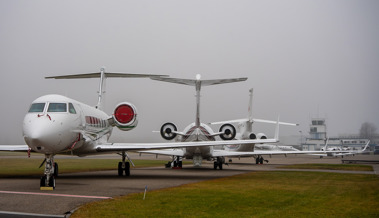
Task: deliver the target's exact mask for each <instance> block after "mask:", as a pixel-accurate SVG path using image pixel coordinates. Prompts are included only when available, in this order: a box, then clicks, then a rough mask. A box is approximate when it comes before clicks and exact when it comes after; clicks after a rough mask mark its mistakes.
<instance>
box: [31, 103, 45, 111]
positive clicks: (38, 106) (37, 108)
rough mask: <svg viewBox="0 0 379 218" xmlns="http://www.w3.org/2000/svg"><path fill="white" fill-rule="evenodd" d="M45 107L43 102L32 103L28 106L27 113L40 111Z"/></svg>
mask: <svg viewBox="0 0 379 218" xmlns="http://www.w3.org/2000/svg"><path fill="white" fill-rule="evenodd" d="M43 109H45V103H34V104H32V105H31V106H30V109H29V113H41V112H43Z"/></svg>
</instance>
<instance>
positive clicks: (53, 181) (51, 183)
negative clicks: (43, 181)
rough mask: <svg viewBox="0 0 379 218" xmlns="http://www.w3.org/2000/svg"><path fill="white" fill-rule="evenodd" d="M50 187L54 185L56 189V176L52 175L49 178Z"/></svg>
mask: <svg viewBox="0 0 379 218" xmlns="http://www.w3.org/2000/svg"><path fill="white" fill-rule="evenodd" d="M49 187H53V189H55V178H54V176H52V177H51V178H50V180H49Z"/></svg>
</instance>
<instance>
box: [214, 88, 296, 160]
mask: <svg viewBox="0 0 379 218" xmlns="http://www.w3.org/2000/svg"><path fill="white" fill-rule="evenodd" d="M249 93H250V94H249V104H248V115H247V118H245V119H237V120H228V121H220V122H212V123H210V125H216V124H222V126H221V128H220V130H221V129H223V128H225V126H227V127H228V128H230V129H233V131H235V128H234V126H233V125H232V124H231V123H238V124H237V128H238V133H237V134H236V137H235V139H238V140H245V139H266V138H267V136H266V134H264V133H254V132H253V129H252V126H253V123H271V124H275V123H278V124H279V125H288V126H298V125H299V124H294V123H285V122H277V121H273V120H263V119H256V118H253V110H252V109H253V89H250V90H249ZM224 150H226V151H235V152H253V151H256V154H254V155H251V156H253V157H254V158H255V160H256V163H257V164H258V163H260V164H262V163H263V161H264V158H263V157H262V155H261V154H259V152H263V153H264V152H266V151H267V152H281V151H283V152H285V151H295V152H299V150H297V149H294V148H293V147H292V146H279V147H278V145H269V144H245V145H227V146H225V148H224ZM282 154H284V153H282ZM244 156H245V157H248V156H246V155H244ZM230 161H231V160H229V162H230ZM266 162H268V161H267V160H266Z"/></svg>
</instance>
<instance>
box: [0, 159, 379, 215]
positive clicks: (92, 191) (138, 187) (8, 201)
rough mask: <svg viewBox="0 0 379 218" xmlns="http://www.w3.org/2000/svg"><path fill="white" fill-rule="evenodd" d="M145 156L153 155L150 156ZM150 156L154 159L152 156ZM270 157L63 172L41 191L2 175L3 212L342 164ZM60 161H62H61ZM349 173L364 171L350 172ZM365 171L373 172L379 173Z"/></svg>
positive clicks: (51, 210)
mask: <svg viewBox="0 0 379 218" xmlns="http://www.w3.org/2000/svg"><path fill="white" fill-rule="evenodd" d="M116 157H117V156H116ZM100 158H101V157H100ZM145 158H149V157H147V156H146V157H145ZM348 158H352V159H368V158H369V159H370V158H371V159H375V160H378V161H379V155H377V156H371V155H370V156H368V155H359V156H355V157H348ZM150 159H153V158H152V157H150ZM268 159H269V160H270V162H269V164H264V165H256V164H253V161H254V159H253V158H244V159H241V160H238V159H237V158H234V159H233V163H232V164H230V165H229V166H224V170H213V164H204V165H203V167H201V168H194V167H192V166H184V168H183V169H181V170H174V169H167V168H163V166H162V167H151V168H132V169H131V176H130V177H119V176H117V171H116V170H112V171H102V172H88V173H71V174H61V175H60V176H59V177H58V178H57V180H56V189H55V190H54V191H40V190H39V177H15V178H2V179H1V180H0V187H1V188H0V211H12V212H20V213H35V214H49V215H61V216H62V215H65V214H67V213H69V212H70V211H72V210H73V209H75V208H77V207H79V206H80V205H83V204H85V203H88V202H92V201H98V200H102V199H104V198H111V197H117V196H122V195H127V194H130V193H136V192H143V191H144V189H145V186H147V187H148V191H149V190H155V189H162V188H168V187H173V186H179V185H182V184H188V183H194V182H199V181H203V180H209V179H216V178H221V177H226V176H232V175H237V174H241V173H247V172H252V171H261V170H278V169H277V167H278V166H281V165H286V164H297V163H338V164H339V163H341V159H340V158H323V159H320V158H318V157H314V156H311V157H310V156H304V155H297V156H289V157H287V158H286V157H283V156H280V157H279V156H273V157H272V158H268ZM345 159H346V158H345ZM56 161H57V162H58V163H59V160H56ZM373 166H374V170H375V171H376V172H379V169H378V168H379V164H374V165H373ZM332 172H335V171H332ZM342 172H343V171H342ZM348 173H362V172H351V171H348ZM363 173H371V174H372V173H375V172H363ZM147 197H148V193H147ZM8 215H9V214H8ZM8 215H4V214H3V215H2V214H1V212H0V217H1V216H5V217H7V216H8Z"/></svg>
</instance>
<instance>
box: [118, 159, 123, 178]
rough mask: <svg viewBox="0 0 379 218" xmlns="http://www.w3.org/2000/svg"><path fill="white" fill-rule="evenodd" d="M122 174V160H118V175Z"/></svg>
mask: <svg viewBox="0 0 379 218" xmlns="http://www.w3.org/2000/svg"><path fill="white" fill-rule="evenodd" d="M122 175H123V169H122V162H118V176H122Z"/></svg>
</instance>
